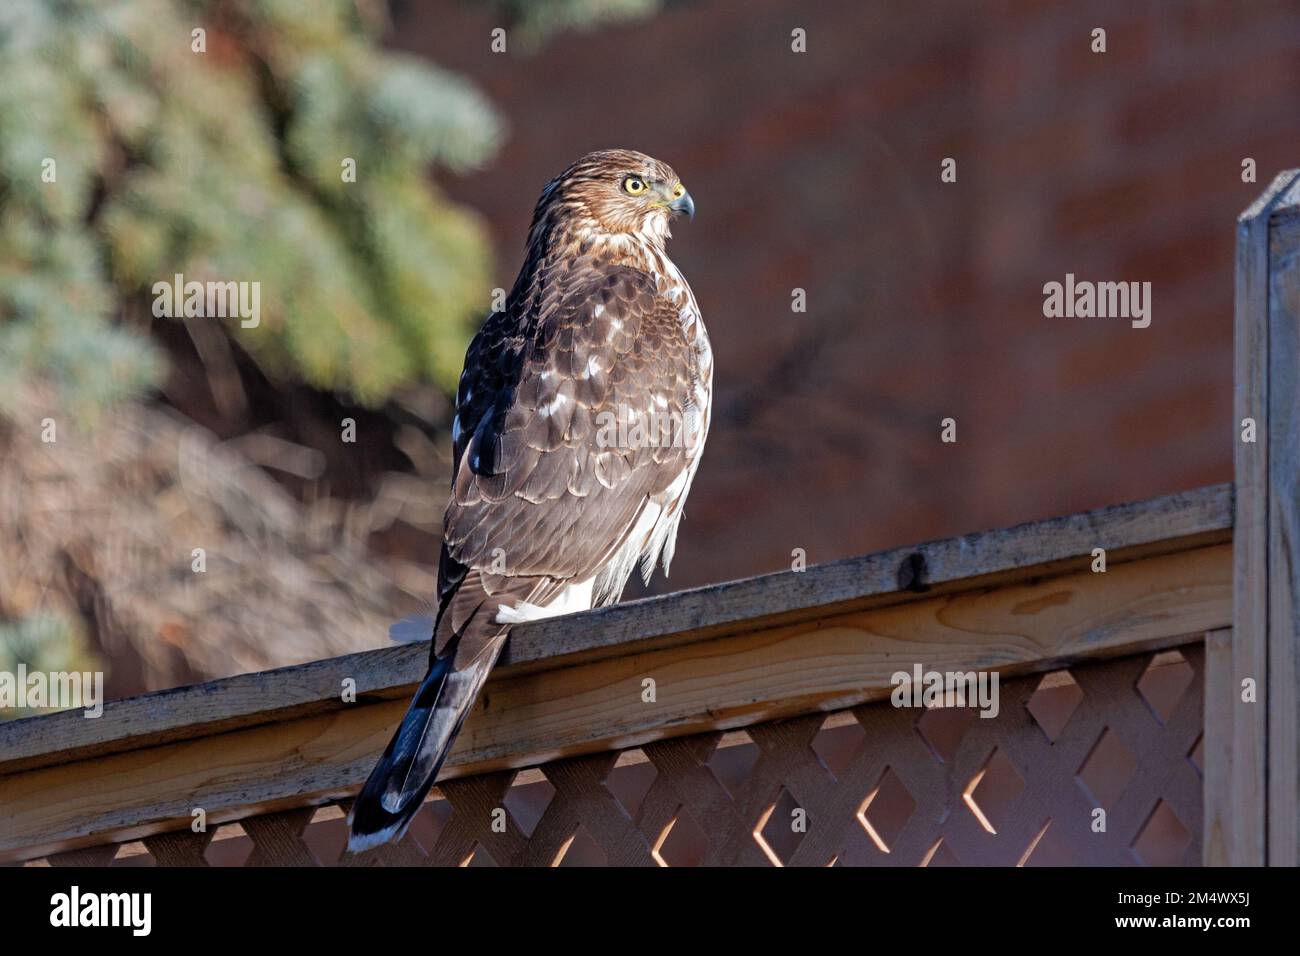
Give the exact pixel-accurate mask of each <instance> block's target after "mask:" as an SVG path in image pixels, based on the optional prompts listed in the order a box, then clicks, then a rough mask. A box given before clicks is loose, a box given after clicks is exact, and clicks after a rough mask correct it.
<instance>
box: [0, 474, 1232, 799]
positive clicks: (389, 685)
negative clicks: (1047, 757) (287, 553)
mask: <svg viewBox="0 0 1300 956" xmlns="http://www.w3.org/2000/svg"><path fill="white" fill-rule="evenodd" d="M1231 529H1232V489H1231V487H1230V486H1228V485H1215V486H1211V487H1207V488H1201V489H1198V490H1195V491H1189V492H1183V493H1179V494H1174V495H1167V496H1164V497H1161V498H1155V499H1151V500H1148V501H1142V502H1137V503H1135V504H1128V505H1120V506H1115V507H1109V508H1102V509H1098V510H1096V511H1091V512H1087V513H1084V514H1077V515H1069V516H1066V517H1062V518H1053V519H1050V520H1047V521H1038V522H1032V523H1028V524H1023V525H1019V526H1017V527H1013V528H1008V529H999V530H996V531H988V532H982V533H978V534H970V535H965V536H963V537H960V538H953V539H947V540H941V541H934V542H930V543H927V544H922V545H918V546H915V547H909V548H899V549H894V550H891V551H885V552H881V553H878V554H874V555H868V556H865V557H860V558H851V559H847V560H844V561H835V562H831V563H828V564H822V565H815V566H813V567H810V568H808V570H807V571H805V572H802V573H794V572H784V573H779V574H769V575H763V576H760V577H756V578H749V579H746V580H742V581H733V582H728V583H726V584H720V585H715V586H711V587H705V588H698V589H694V590H689V591H682V592H678V593H675V594H671V595H667V596H665V597H660V598H651V599H647V600H642V601H633V602H628V603H626V604H620V605H615V606H614V607H610V608H604V609H600V610H596V611H589V612H586V613H583V614H577V615H570V616H567V617H563V618H556V619H552V620H548V621H539V622H535V623H532V624H527V625H523V626H521V627H519V628H517V629H516V630H515V631H514V632H513V633H512V635H511V638H510V641H509V643H508V645H507V648H506V651H505V654H504V657H503V660H502V663H501V664H500V665H499V669H500V672H501V676H506V675H509V674H512V673H525V672H529V671H540V670H546V669H550V668H554V667H557V666H567V665H571V664H578V663H586V662H592V661H595V660H597V659H600V658H601V657H609V656H614V655H626V654H629V653H636V652H645V651H649V650H652V649H654V648H658V647H667V646H670V645H673V644H678V643H690V642H694V641H700V640H705V639H709V638H713V637H719V636H724V635H727V634H733V633H739V632H742V631H746V630H754V629H758V628H768V627H774V626H778V625H782V624H788V623H797V622H800V621H809V620H815V619H817V618H819V617H824V616H827V615H832V614H840V613H846V612H849V611H854V610H865V609H869V608H872V607H883V606H888V605H890V604H897V603H905V602H909V601H915V600H917V599H918V598H920V597H923V596H926V595H940V594H945V593H954V592H958V591H961V590H964V589H969V588H972V587H987V586H990V585H994V584H999V583H1006V582H1009V581H1014V580H1021V579H1032V578H1035V577H1040V576H1043V575H1048V574H1054V573H1059V572H1060V571H1062V570H1064V569H1068V568H1079V567H1086V566H1087V565H1088V563H1089V562H1090V561H1091V552H1092V549H1093V548H1096V547H1104V548H1106V549H1107V554H1108V561H1109V564H1110V566H1111V567H1115V566H1117V564H1120V563H1122V562H1124V561H1126V560H1133V559H1136V558H1139V557H1142V556H1146V555H1154V554H1162V553H1169V552H1173V551H1179V550H1186V549H1188V548H1192V547H1197V546H1200V545H1204V544H1210V543H1215V542H1223V541H1226V540H1228V539H1229V538H1230V536H1231ZM426 655H427V649H426V647H425V646H423V645H403V646H393V647H386V648H381V649H378V650H374V651H365V652H361V653H358V654H351V655H347V656H344V657H338V658H333V659H330V660H324V661H314V662H312V663H308V664H302V665H299V666H295V667H288V668H281V669H278V670H274V671H266V672H262V673H257V674H244V675H240V676H237V677H231V678H227V679H224V680H218V681H212V682H209V683H206V684H200V685H196V686H192V687H182V688H177V689H175V690H167V691H161V692H158V693H154V694H148V695H145V696H142V697H137V698H133V699H130V700H123V701H113V702H110V703H109V704H108V705H106V706H105V708H104V714H103V716H101V717H100V718H98V719H95V720H86V719H84V718H83V717H82V716H81V715H80V714H79V713H75V712H74V713H64V714H54V715H50V716H46V717H39V718H32V719H29V720H24V721H16V722H13V723H8V724H0V774H8V773H16V772H18V771H21V770H28V769H33V768H35V767H40V766H45V765H48V764H51V763H58V762H66V761H69V760H78V759H84V758H87V757H91V756H97V755H105V754H111V753H116V752H120V751H123V750H128V749H133V748H138V747H142V746H149V745H159V744H165V743H170V742H173V741H177V740H185V739H190V738H193V737H197V736H204V735H208V734H214V733H223V732H227V731H231V730H236V729H239V728H243V727H250V726H255V725H257V724H262V723H267V722H271V721H284V720H290V719H295V718H299V717H306V716H311V715H313V714H321V713H326V712H329V711H333V710H339V709H341V708H343V707H345V706H347V705H345V704H344V703H343V702H342V699H341V691H342V685H343V681H344V679H345V678H352V679H353V680H355V681H356V690H357V693H358V695H359V696H362V697H365V698H367V699H372V698H393V699H396V698H402V699H405V698H406V697H407V696H408V695H409V693H410V691H411V685H413V684H414V683H415V682H416V681H418V680H419V678H420V677H421V676H422V674H423V672H424V666H425V662H426Z"/></svg>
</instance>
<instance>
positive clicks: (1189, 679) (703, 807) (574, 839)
mask: <svg viewBox="0 0 1300 956" xmlns="http://www.w3.org/2000/svg"><path fill="white" fill-rule="evenodd" d="M1202 660H1203V654H1202V650H1201V647H1200V645H1199V644H1194V643H1189V644H1187V645H1184V646H1183V648H1182V649H1181V652H1180V651H1178V650H1175V651H1168V652H1164V653H1160V654H1144V655H1135V656H1129V657H1123V658H1119V659H1116V660H1113V661H1109V662H1106V663H1102V664H1092V665H1083V666H1077V667H1074V668H1071V669H1069V670H1061V671H1056V672H1052V673H1049V674H1046V675H1042V676H1034V677H1029V678H1022V679H1019V680H1012V681H1008V682H1006V683H1005V684H1004V685H1003V686H1002V688H1001V695H1000V696H1001V700H1000V711H999V713H998V716H997V717H995V718H991V719H990V718H981V717H978V716H976V714H977V713H978V712H977V711H976V710H975V709H973V708H948V709H932V710H921V711H919V712H918V711H917V710H912V709H898V708H895V707H893V706H892V705H890V704H889V703H888V702H880V703H875V704H868V705H863V706H860V707H856V708H850V709H847V710H843V711H837V712H834V713H831V714H829V715H822V714H815V715H810V716H807V717H800V718H795V719H792V720H783V721H773V722H768V723H763V724H756V725H754V726H752V727H750V728H748V729H747V730H746V731H741V732H733V733H710V734H699V735H694V736H689V737H681V738H677V739H673V740H663V741H658V742H655V743H651V744H647V745H645V746H644V747H640V748H632V749H629V750H624V751H610V752H606V753H601V754H597V755H594V756H589V757H580V758H575V759H570V760H561V761H555V762H553V763H549V764H546V765H544V766H542V767H541V768H540V771H531V772H530V771H524V772H519V773H516V772H514V771H506V772H500V773H494V774H486V775H481V776H477V777H471V778H467V779H463V780H453V781H449V782H447V783H445V784H444V785H442V787H441V790H442V793H441V794H439V795H437V796H436V797H435V799H431V800H430V801H429V802H428V803H427V804H426V806H425V808H424V810H422V811H421V815H420V817H419V818H418V819H417V821H416V822H415V824H414V825H413V827H412V831H411V833H409V834H408V836H407V837H406V839H404V840H403V841H402V842H401V843H400V844H398V845H395V846H389V847H382V848H378V849H376V850H372V851H369V852H367V853H366V854H363V855H361V856H359V857H352V856H349V855H346V854H344V853H343V852H342V850H343V844H344V841H345V829H344V821H343V809H342V808H340V807H339V806H337V805H331V806H327V807H322V808H313V807H304V808H298V809H294V810H289V811H286V812H281V813H277V814H268V815H264V816H256V817H250V818H248V819H245V820H243V821H242V822H241V823H237V824H228V825H226V826H223V827H221V828H219V829H217V830H215V831H213V832H209V833H197V834H196V833H189V832H182V833H168V834H161V835H157V836H152V837H147V838H145V839H144V840H143V841H142V842H135V843H132V844H128V845H126V846H118V845H114V844H109V845H106V846H101V847H96V848H93V849H91V850H82V851H73V852H71V853H66V854H62V855H57V856H52V857H49V858H48V862H49V863H50V864H52V865H56V866H57V865H63V864H77V865H85V864H93V865H101V866H102V865H109V864H112V865H116V866H123V865H150V864H154V863H157V864H161V865H167V866H194V865H244V866H258V865H289V866H295V865H297V866H318V865H411V866H464V865H515V866H552V865H618V866H655V865H660V866H678V865H688V866H689V865H735V864H740V865H760V866H761V865H768V864H773V865H787V866H799V865H811V866H825V865H831V864H834V865H840V866H887V865H911V866H915V865H923V866H934V865H945V864H994V865H1012V866H1014V865H1031V866H1032V865H1062V864H1076V865H1077V864H1102V865H1129V864H1136V863H1146V864H1184V865H1195V864H1198V863H1199V862H1200V857H1201V841H1200V833H1201V816H1202V812H1201V809H1202V808H1201V787H1202V765H1201V754H1200V743H1201V725H1202V706H1201V704H1202V694H1201V685H1202V679H1203V667H1202ZM344 806H345V805H344ZM1098 808H1102V809H1104V810H1105V813H1106V820H1105V828H1104V829H1098V828H1097V827H1096V820H1097V815H1096V814H1097V809H1098ZM800 816H802V818H803V822H802V824H801V823H800V822H799V818H800ZM29 865H30V864H29Z"/></svg>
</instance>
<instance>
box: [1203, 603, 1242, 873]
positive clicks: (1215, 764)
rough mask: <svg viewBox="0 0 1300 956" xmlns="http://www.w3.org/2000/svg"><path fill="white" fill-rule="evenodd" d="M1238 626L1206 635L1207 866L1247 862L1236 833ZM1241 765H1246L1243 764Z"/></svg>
mask: <svg viewBox="0 0 1300 956" xmlns="http://www.w3.org/2000/svg"><path fill="white" fill-rule="evenodd" d="M1235 686H1236V679H1235V677H1234V672H1233V659H1232V630H1231V629H1230V628H1223V629H1221V630H1217V631H1210V632H1209V633H1208V634H1206V635H1205V739H1204V742H1203V746H1202V752H1203V753H1204V765H1203V767H1202V780H1203V785H1202V793H1203V795H1204V797H1203V799H1204V802H1205V813H1204V820H1205V830H1204V833H1202V835H1201V861H1202V863H1204V865H1205V866H1237V865H1242V862H1241V861H1242V856H1243V854H1242V852H1241V851H1242V846H1241V844H1239V843H1238V842H1237V841H1236V840H1235V839H1234V838H1233V830H1232V828H1233V820H1234V813H1233V809H1232V799H1233V793H1234V791H1235V789H1236V785H1235V784H1234V783H1233V779H1232V778H1233V772H1234V770H1233V762H1232V746H1233V738H1234V733H1233V724H1234V722H1235V715H1236V712H1237V709H1238V707H1241V706H1246V705H1244V704H1241V703H1240V700H1241V697H1240V692H1239V691H1237V690H1234V688H1235ZM1238 768H1240V765H1238Z"/></svg>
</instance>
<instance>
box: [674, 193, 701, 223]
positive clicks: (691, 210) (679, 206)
mask: <svg viewBox="0 0 1300 956" xmlns="http://www.w3.org/2000/svg"><path fill="white" fill-rule="evenodd" d="M668 208H669V209H671V210H672V211H673V212H675V213H680V214H681V215H684V216H685V217H686V218H687V219H694V218H695V200H694V199H692V198H691V194H690V193H682V194H681V195H680V196H678V197H677V198H676V199H674V200H673V201H672V202H670V203H669V204H668Z"/></svg>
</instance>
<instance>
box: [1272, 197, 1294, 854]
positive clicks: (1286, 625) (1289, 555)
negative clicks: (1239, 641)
mask: <svg viewBox="0 0 1300 956" xmlns="http://www.w3.org/2000/svg"><path fill="white" fill-rule="evenodd" d="M1268 363H1269V368H1268V432H1269V435H1268V549H1269V555H1268V774H1267V776H1268V825H1267V826H1268V862H1269V865H1270V866H1296V865H1297V863H1300V798H1298V794H1300V735H1298V732H1297V728H1298V726H1300V689H1298V688H1297V678H1298V677H1300V667H1298V666H1297V658H1300V616H1297V610H1298V609H1300V177H1293V179H1292V180H1291V182H1290V184H1289V186H1288V187H1287V189H1286V191H1285V192H1283V193H1282V194H1281V195H1280V196H1279V197H1278V199H1277V202H1276V203H1275V205H1274V208H1273V211H1272V213H1271V215H1270V216H1269V262H1268Z"/></svg>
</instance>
